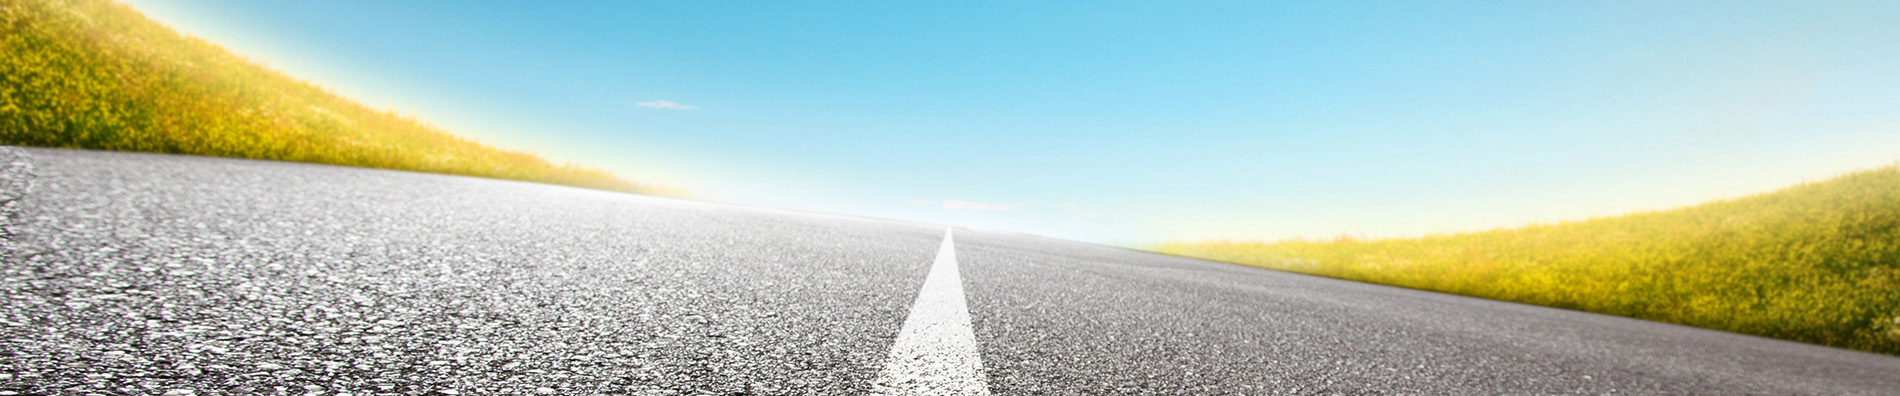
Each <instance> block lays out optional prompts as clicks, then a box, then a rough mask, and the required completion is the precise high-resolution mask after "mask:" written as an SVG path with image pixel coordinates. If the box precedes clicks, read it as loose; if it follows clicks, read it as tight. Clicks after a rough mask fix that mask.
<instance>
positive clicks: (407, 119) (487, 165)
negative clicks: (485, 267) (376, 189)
mask: <svg viewBox="0 0 1900 396" xmlns="http://www.w3.org/2000/svg"><path fill="white" fill-rule="evenodd" d="M0 33H3V34H4V36H0V53H4V54H5V56H4V57H0V79H4V81H3V82H0V144H8V145H28V146H43V147H63V148H85V149H99V150H121V151H145V152H158V153H176V154H193V155H207V156H219V157H237V158H256V159H269V160H283V161H299V162H314V163H323V164H335V165H347V166H361V167H371V168H384V169H398V170H410V171H421V172H434V173H447V174H457V175H470V176H481V177H492V178H500V179H512V180H525V181H534V182H544V183H554V184H564V185H571V186H580V187H588V188H597V189H606V190H617V191H627V192H635V193H646V194H662V195H680V194H682V191H678V190H676V189H671V188H664V187H658V186H651V185H642V184H636V183H632V182H628V181H626V180H623V179H620V178H617V177H615V176H614V175H612V174H610V173H608V172H605V171H602V170H598V169H592V168H587V167H581V166H575V165H562V164H553V163H550V162H549V161H547V160H545V159H543V158H541V157H538V156H536V155H533V154H529V153H525V152H519V151H510V150H503V149H498V148H495V147H491V146H488V145H484V144H481V143H478V142H475V141H472V140H468V139H464V138H460V137H456V136H455V135H451V134H449V133H448V132H446V131H444V130H442V129H440V128H437V127H434V126H431V125H429V124H428V123H426V122H423V121H421V120H418V119H417V118H415V117H412V116H403V115H400V114H398V113H397V112H395V111H393V110H377V109H372V108H369V107H367V106H364V105H362V104H360V103H357V102H354V101H352V100H350V99H346V98H344V97H342V96H339V95H337V94H335V93H333V92H331V91H329V90H327V89H324V88H322V87H319V86H317V85H314V84H312V83H310V82H306V81H302V80H298V79H295V78H291V77H288V76H286V75H284V74H282V73H279V72H277V71H275V70H272V69H271V68H269V67H266V66H264V65H262V64H261V63H260V62H257V61H254V60H251V59H247V58H245V57H243V56H240V55H237V54H234V53H232V52H230V51H227V50H225V49H224V48H222V47H220V46H218V45H215V44H212V43H210V42H206V41H204V40H200V39H197V38H192V37H186V36H183V35H181V34H179V33H178V32H177V31H174V30H172V29H171V28H169V27H166V26H164V25H162V24H159V23H157V22H155V21H152V20H150V19H147V18H146V17H145V16H144V15H143V14H141V13H139V12H138V11H136V10H133V9H131V8H130V7H128V6H125V5H122V4H116V3H113V2H109V1H100V0H75V1H59V0H0Z"/></svg>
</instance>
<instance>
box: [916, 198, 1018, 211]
mask: <svg viewBox="0 0 1900 396" xmlns="http://www.w3.org/2000/svg"><path fill="white" fill-rule="evenodd" d="M910 204H911V205H935V206H942V207H943V208H944V209H958V210H986V211H1003V210H1016V208H1021V207H1023V204H1022V203H1020V202H1013V203H1002V202H975V201H959V200H954V199H946V200H941V201H939V200H934V199H919V200H914V201H910Z"/></svg>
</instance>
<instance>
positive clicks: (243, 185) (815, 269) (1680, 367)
mask: <svg viewBox="0 0 1900 396" xmlns="http://www.w3.org/2000/svg"><path fill="white" fill-rule="evenodd" d="M28 182H30V183H28ZM27 184H30V188H27V187H26V186H27ZM0 189H4V190H0V202H5V203H4V206H0V211H3V212H0V214H4V216H0V228H4V230H5V231H4V234H0V235H5V236H6V237H5V239H4V242H0V243H4V245H3V246H0V254H4V256H0V259H3V260H4V262H3V263H0V264H3V268H4V274H3V275H4V277H5V279H4V283H3V284H0V298H4V299H6V304H5V305H4V308H0V395H5V394H75V395H83V394H150V395H160V394H171V395H185V394H199V395H206V394H245V393H251V394H292V395H297V394H325V395H332V394H351V395H377V394H400V395H425V394H482V395H485V394H561V395H569V394H578V395H587V394H633V395H741V394H745V395H751V394H759V395H773V394H815V395H834V394H842V395H853V394H870V393H871V392H873V391H874V389H875V390H877V391H879V392H885V393H892V394H927V393H931V392H909V393H906V392H905V391H902V390H895V391H894V390H892V389H897V388H893V387H901V386H904V384H909V383H914V382H916V381H912V380H907V379H903V378H897V379H893V378H892V376H893V375H903V374H901V373H900V374H893V373H894V372H905V371H906V370H896V369H892V370H886V368H887V366H889V367H900V366H902V367H940V366H941V367H949V366H948V365H949V364H950V363H956V365H957V367H966V368H971V369H972V370H975V371H970V372H971V373H974V374H972V375H970V376H966V377H959V378H957V381H961V382H958V383H961V384H980V385H982V386H981V387H979V388H975V389H966V390H965V392H962V393H958V394H981V393H989V394H996V395H1033V394H1055V395H1067V394H1084V395H1107V394H1163V395H1176V394H1246V395H1256V394H1821V395H1836V394H1900V358H1894V357H1888V356H1880V355H1872V354H1866V353H1859V352H1853V351H1846V350H1840V349H1832V348H1824V347H1818V346H1812V345H1805V344H1798V343H1791V342H1784V341H1777V340H1769V339H1763V338H1757V337H1750V336H1743V335H1736V334H1728V333H1721V332H1715V331H1707V330H1700V329H1694V328H1687V327H1681V326H1674V325H1666V324H1659V323H1651V322H1643V321H1637V320H1630V319H1623V318H1616V317H1608V316H1602V315H1594V314H1588V313H1580V312H1573V311H1564V310H1556V309H1548V308H1541V307H1533V306H1525V305H1518V304H1510V303H1501V302H1493V301H1485V300H1479V299H1472V298H1464V297H1458V296H1449V295H1443V294H1435V293H1427V292H1420V291H1414V290H1406V289H1396V288H1390V287H1383V286H1374V285H1366V284H1359V283H1351V282H1342V281H1336V280H1330V279H1323V278H1316V277H1309V276H1302V275H1295V274H1288V273H1283V272H1276V271H1268V270H1261V269H1254V268H1246V267H1240V266H1233V265H1226V264H1219V263H1212V262H1206V261H1200V260H1192V259H1184V258H1177V257H1169V256H1161V255H1154V254H1148V253H1142V252H1137V251H1130V250H1124V249H1116V248H1109V247H1102V246H1095V245H1088V244H1082V243H1076V242H1067V241H1060V240H1053V239H1046V238H1040V237H1034V236H1025V235H1013V234H1003V233H991V232H983V231H976V230H965V229H956V230H954V231H953V232H946V229H945V228H944V227H942V226H934V225H923V224H910V223H903V222H894V221H884V220H874V219H862V218H853V217H844V216H835V215H825V214H812V213H801V212H792V211H782V210H772V209H761V208H751V207H743V206H733V205H722V204H712V203H702V202H691V201H682V200H673V199H664V198H652V197H642V196H634V195H626V194H616V193H607V192H598V191H589V190H582V189H573V188H565V187H555V186H546V185H538V184H530V183H518V182H508V181H496V180H486V179H476V178H466V177H451V176H440V175H427V174H418V173H408V172H393V171H381V170H366V169H353V168H342V167H332V166H321V165H308V164H292V163H280V162H267V161H246V160H230V159H214V158H200V157H184V156H167V155H152V154H126V153H105V152H89V151H70V150H48V149H24V150H19V149H0ZM951 235H954V236H953V237H951ZM946 237H949V239H950V240H952V241H954V243H951V241H946ZM943 251H948V252H950V256H949V257H950V258H949V259H948V260H947V261H946V259H945V257H946V256H945V254H943ZM946 262H948V263H949V264H948V265H949V266H948V267H945V265H946V264H945V263H946ZM933 268H948V269H946V270H937V271H933ZM946 274H948V275H946ZM957 275H960V279H959V278H957V277H956V276H957ZM946 276H948V278H945V277H946ZM927 277H929V278H930V279H931V280H932V281H931V282H930V283H929V284H928V285H927V284H926V278H927ZM944 279H947V280H944ZM956 286H960V288H958V287H956ZM931 296H937V297H931ZM952 297H954V298H952ZM957 305H962V306H965V307H966V308H965V310H964V311H955V310H953V309H950V308H946V307H954V306H957ZM927 310H928V311H930V312H933V313H931V314H929V315H923V316H918V317H913V315H912V313H913V311H917V312H924V311H927ZM957 314H962V315H963V316H959V315H957ZM924 317H929V318H938V319H933V320H925V319H920V318H924ZM959 320H961V321H963V322H959ZM959 323H962V324H959ZM940 326H949V327H940ZM956 326H963V327H961V328H958V327H956ZM918 335H923V336H928V337H947V338H945V339H953V338H968V339H969V341H972V342H973V345H974V353H965V354H963V355H958V356H967V357H968V358H970V359H977V360H980V362H975V363H974V364H966V363H970V362H965V361H962V360H957V359H961V358H957V359H949V360H944V359H938V358H937V357H938V356H939V355H933V353H935V352H931V351H930V350H929V349H930V348H931V346H933V345H948V344H957V345H972V344H971V343H955V342H949V343H945V342H937V341H927V342H918V341H915V340H916V339H915V338H913V337H918ZM900 339H902V340H905V341H901V342H900ZM920 345H921V346H923V347H922V348H924V352H916V351H915V350H913V349H912V348H918V346H920ZM949 349H955V348H949ZM966 352H968V351H967V350H966ZM918 353H921V354H918ZM906 356H909V357H906ZM941 356H951V355H949V354H945V355H941ZM893 362H913V363H915V365H911V366H905V364H910V363H904V364H899V363H893ZM946 362H949V363H946ZM931 364H937V365H938V366H931ZM909 371H910V372H921V373H925V374H923V375H928V374H929V373H932V372H936V371H940V370H935V369H918V370H909ZM9 392H11V393H9Z"/></svg>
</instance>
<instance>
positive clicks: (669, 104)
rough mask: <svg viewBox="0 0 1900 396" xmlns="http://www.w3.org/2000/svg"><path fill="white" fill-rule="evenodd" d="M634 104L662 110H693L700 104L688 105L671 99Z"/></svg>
mask: <svg viewBox="0 0 1900 396" xmlns="http://www.w3.org/2000/svg"><path fill="white" fill-rule="evenodd" d="M634 105H635V106H640V107H645V108H649V109H660V110H692V109H697V108H699V106H688V105H683V104H679V103H674V102H673V101H671V100H649V101H645V102H639V103H634Z"/></svg>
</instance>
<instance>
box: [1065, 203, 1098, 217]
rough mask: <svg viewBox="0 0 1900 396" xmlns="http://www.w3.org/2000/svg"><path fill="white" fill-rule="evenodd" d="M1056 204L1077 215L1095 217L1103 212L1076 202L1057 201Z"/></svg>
mask: <svg viewBox="0 0 1900 396" xmlns="http://www.w3.org/2000/svg"><path fill="white" fill-rule="evenodd" d="M1056 206H1059V207H1062V208H1063V209H1067V210H1068V211H1069V214H1073V215H1076V216H1082V217H1095V216H1099V215H1101V214H1102V212H1097V211H1093V210H1087V209H1082V206H1080V205H1076V204H1075V203H1074V202H1057V203H1056Z"/></svg>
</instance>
